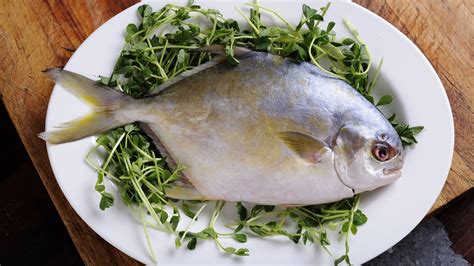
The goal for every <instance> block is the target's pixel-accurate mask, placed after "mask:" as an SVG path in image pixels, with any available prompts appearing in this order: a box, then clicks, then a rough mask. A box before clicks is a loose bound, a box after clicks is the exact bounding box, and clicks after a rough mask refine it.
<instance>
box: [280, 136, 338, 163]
mask: <svg viewBox="0 0 474 266" xmlns="http://www.w3.org/2000/svg"><path fill="white" fill-rule="evenodd" d="M278 137H279V138H280V140H281V141H282V142H283V143H284V144H285V145H286V146H287V147H288V148H289V149H290V150H291V151H293V152H294V153H296V154H297V155H298V156H299V157H300V158H301V159H303V160H304V161H306V162H307V163H310V164H317V163H319V162H321V161H322V159H323V157H324V154H325V153H326V152H327V151H330V150H331V149H330V148H329V147H328V146H327V145H326V144H325V143H324V142H323V141H320V140H318V139H316V138H314V137H312V136H308V135H306V134H302V133H298V132H291V131H287V132H280V133H278Z"/></svg>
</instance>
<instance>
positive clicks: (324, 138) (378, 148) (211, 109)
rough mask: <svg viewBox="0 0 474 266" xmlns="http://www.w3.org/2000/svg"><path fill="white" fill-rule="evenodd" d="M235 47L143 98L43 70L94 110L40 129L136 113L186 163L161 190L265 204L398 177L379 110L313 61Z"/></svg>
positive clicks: (397, 156) (312, 200)
mask: <svg viewBox="0 0 474 266" xmlns="http://www.w3.org/2000/svg"><path fill="white" fill-rule="evenodd" d="M243 51H244V50H242V51H240V57H241V58H240V64H239V65H237V66H230V65H229V64H227V63H225V62H223V60H213V61H211V62H208V63H206V64H204V65H201V66H199V67H198V68H196V69H194V70H192V71H190V72H186V73H184V74H182V75H181V76H180V77H178V78H177V79H175V80H173V81H171V82H168V83H165V84H163V85H162V86H160V88H159V91H158V92H155V93H153V94H152V95H149V96H148V97H146V98H143V99H134V98H132V97H130V96H126V95H124V94H122V93H120V92H119V91H117V90H115V89H112V88H108V87H104V86H100V85H97V83H96V82H94V81H92V80H90V79H88V78H86V77H83V76H81V75H78V74H75V73H72V72H69V71H66V70H60V69H50V70H48V73H49V74H50V75H51V76H52V77H53V78H54V79H55V80H56V82H57V83H59V84H61V85H62V86H63V87H64V88H66V89H68V90H69V91H70V92H71V93H73V94H75V95H76V96H78V97H79V98H80V99H82V100H84V101H86V102H88V103H90V104H91V105H92V106H93V108H94V112H93V113H91V115H87V116H85V117H83V118H79V119H77V120H74V121H72V122H69V123H68V124H67V125H66V126H65V127H63V128H62V129H59V130H55V131H51V132H44V133H42V134H40V137H42V138H43V139H45V140H46V141H48V142H49V143H63V142H68V141H73V140H76V139H80V138H83V137H87V136H91V135H94V134H98V133H101V132H104V131H106V130H109V129H112V128H115V127H118V126H122V125H126V124H129V123H132V122H141V124H142V125H143V127H144V129H145V130H146V132H147V133H148V134H149V135H150V137H151V138H153V139H154V141H155V143H156V144H157V145H156V146H157V147H158V149H159V150H160V151H161V152H162V153H163V154H166V155H168V156H169V157H170V158H172V159H171V160H170V161H169V163H171V164H173V162H177V163H178V164H180V165H183V166H185V167H186V169H185V170H183V174H184V176H185V178H184V182H176V183H175V186H174V187H172V188H170V189H169V190H168V191H167V193H168V195H169V196H171V197H175V198H182V199H216V200H217V199H218V200H227V201H245V202H252V203H258V204H268V205H309V204H320V203H327V202H333V201H337V200H340V199H343V198H346V197H351V196H353V195H354V193H359V192H363V191H368V190H373V189H375V188H377V187H380V186H384V185H387V184H389V183H391V182H393V181H394V180H396V179H397V178H399V177H400V176H401V168H402V166H403V157H404V156H403V147H402V144H401V141H400V138H399V136H398V134H397V132H396V131H395V130H394V128H393V127H392V126H391V124H390V123H389V121H387V119H386V118H385V117H384V116H383V114H382V113H381V112H380V111H379V110H378V109H377V108H375V107H374V106H373V105H372V104H371V103H370V102H368V101H367V100H366V99H365V98H364V97H363V96H361V95H360V94H359V93H358V92H357V91H356V90H355V89H354V88H352V87H351V86H350V85H348V84H347V83H345V82H344V81H342V80H339V79H337V78H334V77H332V76H330V75H328V74H325V73H324V72H322V71H321V70H319V69H318V68H317V67H315V66H313V65H312V64H309V63H305V62H297V61H294V60H290V59H285V58H282V57H280V56H276V55H271V54H268V53H260V52H253V51H244V52H243Z"/></svg>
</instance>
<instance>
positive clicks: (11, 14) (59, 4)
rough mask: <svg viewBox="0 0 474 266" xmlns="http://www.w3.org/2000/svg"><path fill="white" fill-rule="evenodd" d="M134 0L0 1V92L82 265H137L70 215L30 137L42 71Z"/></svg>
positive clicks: (44, 86) (41, 99) (47, 88)
mask: <svg viewBox="0 0 474 266" xmlns="http://www.w3.org/2000/svg"><path fill="white" fill-rule="evenodd" d="M134 2H135V1H127V0H121V1H72V0H71V1H37V0H35V1H26V0H25V1H8V0H5V1H3V0H2V1H0V6H1V8H0V58H1V59H0V60H1V61H0V71H1V73H2V75H0V78H1V80H0V93H1V95H2V100H3V102H4V104H5V106H6V108H7V110H8V112H9V115H10V117H11V119H12V121H13V123H14V124H15V127H16V129H17V131H18V133H19V135H20V137H21V139H22V141H23V144H24V145H25V147H26V149H27V151H28V153H29V155H30V157H31V159H32V161H33V163H34V165H35V168H36V170H37V171H38V173H39V175H40V176H41V179H42V181H43V184H44V185H45V187H46V189H47V191H48V193H49V195H50V197H51V199H52V201H53V203H54V205H55V206H56V209H57V210H58V212H59V214H60V216H61V218H62V220H63V222H64V224H65V225H66V228H67V229H68V232H69V234H70V235H71V238H72V240H73V241H74V243H75V245H76V248H77V250H78V251H79V254H80V255H81V257H82V259H83V261H84V263H85V264H87V265H139V263H138V262H137V261H135V260H133V259H132V258H130V257H129V256H127V255H125V254H124V253H122V252H120V251H119V250H117V249H116V248H114V247H112V246H111V245H110V244H108V243H107V242H105V241H104V240H103V239H102V238H100V237H99V236H98V235H97V234H96V233H94V232H93V231H92V229H91V228H90V227H88V226H87V225H86V224H85V223H84V222H83V221H82V220H81V219H80V218H79V216H78V215H77V214H76V213H75V212H74V210H73V209H72V208H71V206H70V205H69V203H68V202H67V200H66V198H65V197H64V195H63V194H62V192H61V190H60V188H59V186H58V184H57V183H56V179H55V178H54V175H53V173H52V170H51V167H50V165H49V161H48V156H47V154H46V147H45V144H44V142H43V141H41V140H40V139H38V137H37V136H36V135H37V134H38V133H39V132H41V131H43V130H44V119H45V115H46V108H47V106H48V100H49V96H50V94H51V89H52V87H53V83H52V82H51V81H50V80H48V78H46V77H45V75H44V74H42V73H41V70H42V69H45V68H47V67H51V66H62V65H64V64H65V63H66V62H67V61H68V59H69V57H70V56H71V53H70V52H69V51H67V50H65V49H63V48H69V49H73V50H74V49H76V48H77V47H79V45H80V44H81V43H82V41H84V39H85V38H86V37H87V36H89V34H91V33H92V32H93V31H94V30H95V29H96V28H97V27H98V26H99V25H101V24H102V23H104V22H105V21H107V20H108V19H109V18H110V17H112V16H113V15H115V14H117V13H118V12H120V11H121V10H123V9H125V8H127V7H128V6H130V5H132V4H134Z"/></svg>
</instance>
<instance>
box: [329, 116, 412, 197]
mask: <svg viewBox="0 0 474 266" xmlns="http://www.w3.org/2000/svg"><path fill="white" fill-rule="evenodd" d="M333 149H334V154H335V159H334V160H335V161H334V163H335V168H336V172H337V174H338V176H339V179H340V180H341V182H342V183H344V185H346V186H347V187H350V188H351V189H353V190H354V192H355V193H359V192H363V191H368V190H373V189H375V188H378V187H381V186H385V185H387V184H390V183H392V182H393V181H395V180H396V179H398V178H399V177H400V176H401V174H402V173H401V169H402V167H403V160H404V151H403V146H402V142H401V140H400V137H399V136H398V134H397V132H396V131H395V129H394V128H393V127H392V126H391V125H390V124H389V123H388V122H387V123H384V124H383V126H380V124H379V125H367V124H364V125H347V126H344V127H342V128H341V129H340V130H339V131H338V133H337V135H336V137H335V139H334V141H333Z"/></svg>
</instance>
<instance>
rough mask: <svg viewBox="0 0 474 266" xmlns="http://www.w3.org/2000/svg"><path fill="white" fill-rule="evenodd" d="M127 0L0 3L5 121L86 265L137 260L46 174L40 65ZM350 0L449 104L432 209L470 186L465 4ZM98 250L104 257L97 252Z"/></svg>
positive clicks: (58, 58)
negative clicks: (419, 65)
mask: <svg viewBox="0 0 474 266" xmlns="http://www.w3.org/2000/svg"><path fill="white" fill-rule="evenodd" d="M135 2H136V1H135V0H115V1H114V0H85V1H73V0H66V1H40V0H35V1H26V0H23V1H8V0H0V6H1V8H0V58H1V59H0V71H1V73H2V75H0V94H1V96H2V100H3V101H4V104H5V105H6V108H7V110H8V112H9V114H10V116H11V119H12V121H13V122H14V124H15V127H16V129H17V131H18V133H19V135H20V137H21V139H22V141H23V143H24V145H25V147H26V149H27V151H28V153H29V155H30V157H31V159H32V161H33V163H34V165H35V167H36V170H37V171H38V173H39V174H40V177H41V179H42V181H43V184H44V185H45V187H46V189H47V191H48V193H49V195H50V197H51V199H52V200H53V202H54V204H55V206H56V208H57V210H58V212H59V214H60V216H61V218H62V220H63V221H64V223H65V225H66V227H67V229H68V231H69V234H70V235H71V237H72V239H73V241H74V243H75V244H76V247H77V249H78V251H79V253H80V255H81V257H82V259H83V260H84V262H85V264H88V265H118V264H120V265H122V264H124V265H137V264H139V263H138V262H136V261H135V260H133V259H131V258H130V257H128V256H127V255H125V254H123V253H122V252H120V251H118V250H117V249H115V248H113V247H112V246H110V245H109V244H108V243H106V242H105V241H104V240H102V239H101V238H100V237H99V236H98V235H97V234H95V233H94V232H93V231H92V230H91V229H90V228H89V227H88V226H87V225H86V224H85V223H84V222H83V221H82V220H81V219H80V218H79V217H78V215H77V214H76V213H75V212H74V210H73V209H72V208H71V206H70V205H69V203H68V202H67V200H66V199H65V197H64V195H63V194H62V192H61V190H60V188H59V186H58V184H57V183H56V180H55V178H54V176H53V173H52V170H51V168H50V165H49V161H48V157H47V154H46V149H45V144H44V143H43V141H41V140H40V139H39V138H37V137H36V135H37V134H38V133H39V132H41V131H43V129H44V119H45V115H46V108H47V105H48V99H49V96H50V94H51V89H52V87H53V83H52V82H51V81H49V80H48V79H47V78H46V77H45V76H44V75H43V74H42V73H41V70H42V69H45V68H47V67H51V66H62V65H64V64H65V63H66V62H67V60H68V59H69V57H70V56H71V52H70V51H69V50H74V49H76V48H77V47H78V46H79V45H80V44H81V43H82V41H84V39H85V38H86V37H87V36H89V34H91V33H92V32H93V31H94V30H95V29H96V28H97V27H98V26H99V25H101V24H102V23H104V22H105V21H106V20H107V19H109V18H110V17H112V16H113V15H115V14H117V13H118V12H120V11H121V10H123V9H125V8H126V7H128V6H130V5H132V4H134V3H135ZM355 2H357V3H359V4H361V5H362V6H365V7H367V8H368V9H370V10H372V11H373V12H375V13H377V14H379V15H380V16H382V17H383V18H385V19H386V20H388V21H389V22H391V23H392V24H393V25H395V26H396V27H397V28H398V29H400V30H401V31H402V32H403V33H405V34H406V35H407V36H408V37H409V38H410V39H411V40H412V41H414V42H415V44H416V45H417V46H418V47H419V48H420V49H421V50H422V51H423V53H425V55H426V56H427V57H428V59H429V60H430V62H431V63H432V65H433V66H434V68H435V69H436V71H437V72H438V74H439V76H440V77H441V79H442V82H443V84H444V86H445V89H446V92H447V94H448V97H449V99H450V101H451V105H452V109H453V113H454V121H455V127H456V144H455V153H454V158H453V164H452V167H451V171H450V174H449V177H448V181H447V182H446V185H445V187H444V189H443V192H442V193H441V195H440V197H439V198H438V200H437V202H436V203H435V205H434V206H433V209H432V211H434V210H436V209H438V208H439V207H440V206H442V205H444V204H445V203H447V202H448V201H450V200H451V199H453V198H455V197H456V196H457V195H459V194H461V193H462V192H464V191H466V190H468V189H469V188H472V187H473V186H474V181H473V169H472V167H473V166H474V159H473V158H474V156H473V149H472V148H471V146H472V143H473V141H472V140H473V138H472V133H473V130H472V129H473V128H472V127H473V120H472V118H473V115H472V106H473V99H474V91H473V88H472V85H473V78H474V75H473V74H474V72H473V63H472V62H473V49H472V45H473V40H474V31H473V25H474V21H473V14H472V12H473V5H472V3H471V4H470V5H468V2H469V1H461V0H448V1H410V0H402V1H400V0H393V1H382V0H377V1H369V0H356V1H355ZM104 254H105V255H104Z"/></svg>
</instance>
